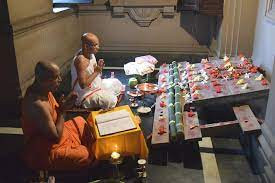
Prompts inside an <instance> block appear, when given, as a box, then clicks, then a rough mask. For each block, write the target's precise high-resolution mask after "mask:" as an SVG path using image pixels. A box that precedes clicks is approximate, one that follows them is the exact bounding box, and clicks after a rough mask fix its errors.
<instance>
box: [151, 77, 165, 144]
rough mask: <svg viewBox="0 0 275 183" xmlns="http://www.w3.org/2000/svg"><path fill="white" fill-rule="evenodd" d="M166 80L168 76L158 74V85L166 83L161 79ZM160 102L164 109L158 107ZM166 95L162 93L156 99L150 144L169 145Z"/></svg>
mask: <svg viewBox="0 0 275 183" xmlns="http://www.w3.org/2000/svg"><path fill="white" fill-rule="evenodd" d="M163 77H165V78H166V79H167V77H168V74H165V73H164V74H160V75H159V81H158V85H159V86H161V85H162V84H163V83H165V82H166V81H161V78H163ZM160 102H164V105H166V106H165V107H161V106H160ZM168 120H169V119H168V95H167V94H166V93H162V94H161V95H160V96H157V98H156V106H155V114H154V122H153V130H152V140H151V144H152V145H156V144H166V143H169V123H168Z"/></svg>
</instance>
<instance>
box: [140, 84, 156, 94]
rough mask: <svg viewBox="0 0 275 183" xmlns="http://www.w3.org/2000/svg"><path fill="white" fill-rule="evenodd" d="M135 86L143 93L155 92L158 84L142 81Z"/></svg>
mask: <svg viewBox="0 0 275 183" xmlns="http://www.w3.org/2000/svg"><path fill="white" fill-rule="evenodd" d="M136 88H137V89H138V90H139V91H141V92H145V93H155V92H157V91H158V85H156V84H153V83H142V84H138V85H137V86H136Z"/></svg>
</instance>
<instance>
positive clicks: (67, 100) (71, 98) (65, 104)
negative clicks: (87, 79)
mask: <svg viewBox="0 0 275 183" xmlns="http://www.w3.org/2000/svg"><path fill="white" fill-rule="evenodd" d="M76 99H77V93H75V92H74V91H73V92H71V93H70V94H69V95H68V96H67V97H64V95H63V96H61V98H60V100H59V109H60V110H61V111H62V112H64V111H65V110H68V109H71V108H72V107H73V106H74V104H75V101H76Z"/></svg>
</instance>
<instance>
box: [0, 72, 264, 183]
mask: <svg viewBox="0 0 275 183" xmlns="http://www.w3.org/2000/svg"><path fill="white" fill-rule="evenodd" d="M119 73H120V71H115V76H116V77H118V78H119V79H120V80H122V82H123V83H124V84H126V83H127V79H128V77H125V76H124V77H122V76H121V74H119ZM103 76H104V77H109V72H108V73H105V74H103ZM149 101H150V96H149ZM127 102H128V101H127V99H126V100H124V101H123V102H122V104H127ZM141 119H142V124H141V128H142V130H143V132H144V135H145V136H148V135H149V134H150V133H151V129H152V115H149V116H143V117H141ZM16 123H19V122H18V121H17V122H16ZM0 124H1V123H0ZM3 124H7V123H3ZM0 126H1V125H0ZM15 126H18V128H11V127H7V126H6V125H5V127H0V144H1V150H0V162H1V163H0V182H24V180H26V175H28V173H29V172H28V170H27V169H26V167H25V166H24V164H23V163H22V162H21V161H20V158H19V155H20V152H21V151H22V148H23V138H22V137H23V136H22V130H21V128H20V124H18V125H15ZM185 150H186V149H182V148H177V147H176V148H174V149H173V150H172V151H173V152H171V153H170V152H169V153H168V156H169V157H168V159H169V161H168V163H167V166H163V165H158V163H155V162H153V163H152V164H148V165H147V174H148V177H147V182H149V183H167V182H169V183H170V182H171V183H180V182H184V183H189V182H190V183H248V182H249V183H257V182H259V178H258V176H257V175H256V174H254V173H253V171H252V169H251V167H250V164H249V163H248V161H247V158H246V156H245V153H244V151H243V148H242V146H241V144H240V141H239V139H238V137H236V138H210V137H206V138H203V140H202V141H200V142H199V148H198V149H188V153H185V152H183V151H185ZM175 156H177V157H175ZM149 162H152V161H150V159H149ZM124 166H126V169H128V170H129V169H130V170H131V171H132V172H134V171H135V170H134V168H135V166H132V165H129V166H128V165H127V164H126V165H124ZM106 167H108V166H105V165H102V167H101V168H102V169H100V168H99V169H98V171H100V172H99V173H100V174H102V173H103V174H105V176H108V174H109V173H108V172H109V171H112V170H110V169H108V168H106ZM124 168H125V167H124ZM105 171H106V172H105ZM122 171H123V170H122ZM122 173H123V172H122ZM15 175H16V176H15ZM69 180H70V181H69ZM69 180H68V181H65V182H75V181H72V179H69ZM91 180H92V179H91V178H90V181H91ZM87 182H88V180H87ZM125 182H135V179H134V178H133V177H131V178H129V179H127V180H126V181H125Z"/></svg>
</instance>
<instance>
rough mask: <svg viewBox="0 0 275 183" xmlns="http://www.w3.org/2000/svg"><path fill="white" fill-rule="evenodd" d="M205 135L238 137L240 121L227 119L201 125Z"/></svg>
mask: <svg viewBox="0 0 275 183" xmlns="http://www.w3.org/2000/svg"><path fill="white" fill-rule="evenodd" d="M200 129H201V133H202V136H203V137H225V136H226V137H236V136H239V134H240V131H241V129H240V125H239V121H238V120H235V121H226V122H218V123H211V124H205V125H200Z"/></svg>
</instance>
